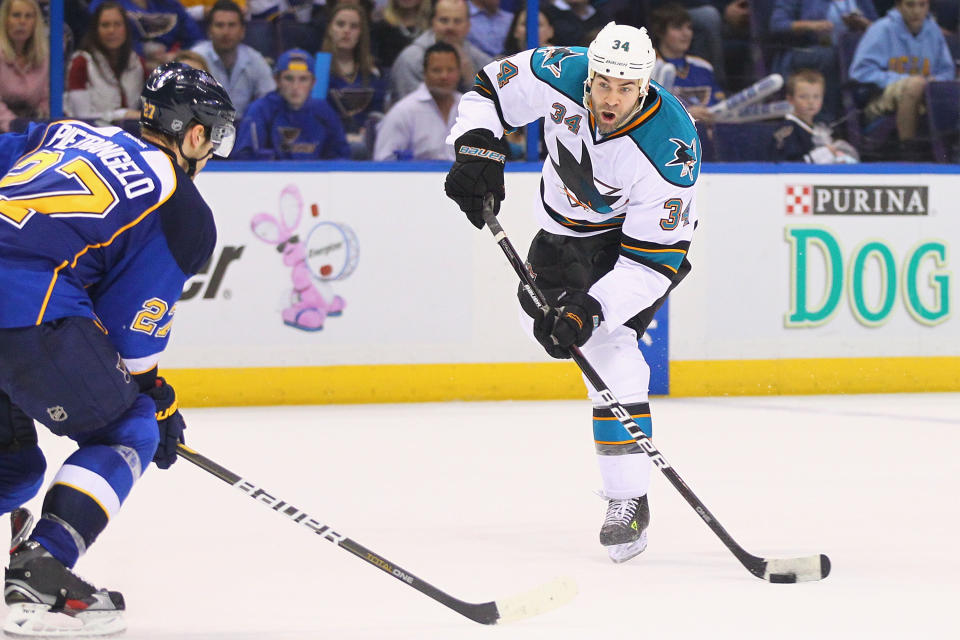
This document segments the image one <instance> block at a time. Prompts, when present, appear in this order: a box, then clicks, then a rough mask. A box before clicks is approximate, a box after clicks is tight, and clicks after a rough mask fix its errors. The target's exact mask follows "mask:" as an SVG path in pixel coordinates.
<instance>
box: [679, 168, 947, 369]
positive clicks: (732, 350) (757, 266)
mask: <svg viewBox="0 0 960 640" xmlns="http://www.w3.org/2000/svg"><path fill="white" fill-rule="evenodd" d="M744 194H750V197H749V198H746V199H745V198H744ZM704 196H706V197H704ZM700 201H701V206H700V212H701V216H700V218H701V224H700V227H699V228H698V231H697V234H698V235H697V237H696V238H695V239H694V242H693V245H692V248H691V252H690V254H691V261H692V262H693V265H694V270H693V272H692V273H691V275H690V277H689V278H688V279H687V280H688V281H687V282H684V284H683V286H682V287H680V288H678V290H677V292H676V293H675V295H674V296H673V299H672V302H673V307H672V309H671V319H670V321H671V331H672V334H673V340H672V342H671V354H670V357H671V359H672V360H712V359H764V358H766V359H769V358H843V357H858V358H877V357H893V356H944V355H960V330H958V324H957V319H956V310H955V309H954V305H955V300H956V277H955V276H954V274H953V269H952V266H951V262H952V260H953V256H952V251H953V248H954V245H955V239H956V238H960V216H958V211H957V207H956V203H957V202H958V201H960V188H958V185H957V183H956V178H954V177H952V176H949V175H869V174H842V175H831V174H811V175H804V174H783V175H779V174H771V175H753V176H747V175H735V174H721V175H709V174H707V175H705V176H704V178H703V185H702V187H701V192H700Z"/></svg>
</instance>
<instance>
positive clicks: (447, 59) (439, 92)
mask: <svg viewBox="0 0 960 640" xmlns="http://www.w3.org/2000/svg"><path fill="white" fill-rule="evenodd" d="M423 82H424V84H426V85H427V89H428V90H429V91H430V93H431V94H432V95H434V96H435V97H440V96H449V95H450V94H452V93H453V91H454V90H455V89H456V88H457V84H458V83H459V82H460V65H459V64H458V63H457V56H455V55H453V54H452V53H450V52H448V51H437V52H434V53H431V54H430V59H429V60H427V68H426V69H425V70H424V72H423Z"/></svg>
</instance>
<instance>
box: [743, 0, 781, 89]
mask: <svg viewBox="0 0 960 640" xmlns="http://www.w3.org/2000/svg"><path fill="white" fill-rule="evenodd" d="M773 2H774V0H751V2H750V58H751V61H752V62H753V75H754V78H755V81H756V80H760V79H761V78H764V77H766V76H767V75H768V74H770V73H772V71H771V69H772V67H773V58H774V56H775V55H776V53H777V50H778V46H777V44H776V43H775V42H774V41H773V39H772V38H771V37H770V14H771V13H773Z"/></svg>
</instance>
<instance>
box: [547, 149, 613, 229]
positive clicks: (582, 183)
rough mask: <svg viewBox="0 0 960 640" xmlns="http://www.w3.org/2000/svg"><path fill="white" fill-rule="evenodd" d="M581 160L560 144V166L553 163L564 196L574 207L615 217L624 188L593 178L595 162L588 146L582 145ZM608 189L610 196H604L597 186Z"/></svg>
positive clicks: (557, 163)
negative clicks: (617, 204) (614, 209)
mask: <svg viewBox="0 0 960 640" xmlns="http://www.w3.org/2000/svg"><path fill="white" fill-rule="evenodd" d="M580 144H581V149H580V160H579V161H578V160H577V159H576V158H574V157H573V154H572V153H571V152H570V150H569V149H567V148H566V147H565V146H563V144H561V143H560V141H559V140H558V141H557V160H558V161H557V162H554V161H553V158H551V159H550V162H551V163H553V168H554V169H556V171H557V175H558V176H559V177H560V180H561V181H562V182H563V185H564V193H565V194H566V196H567V199H568V200H569V202H570V206H571V207H583V208H584V209H587V210H588V211H595V212H597V213H612V212H613V209H612V208H611V205H613V204H614V203H615V202H616V201H617V200H619V199H620V195H619V194H620V188H619V187H613V186H610V185H608V184H605V183H603V182H601V181H600V180H597V179H596V178H595V177H594V176H593V161H592V160H591V159H590V153H589V152H588V151H587V143H586V142H584V141H582V140H581V141H580ZM598 183H599V184H600V185H601V186H602V187H605V188H606V189H608V191H607V193H600V189H598V188H597V184H598Z"/></svg>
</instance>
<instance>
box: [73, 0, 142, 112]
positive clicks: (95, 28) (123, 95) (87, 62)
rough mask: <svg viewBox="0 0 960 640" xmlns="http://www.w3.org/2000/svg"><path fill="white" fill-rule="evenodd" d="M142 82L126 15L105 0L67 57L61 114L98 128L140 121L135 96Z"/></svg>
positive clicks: (120, 8) (112, 3) (120, 7)
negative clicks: (81, 40) (73, 52)
mask: <svg viewBox="0 0 960 640" xmlns="http://www.w3.org/2000/svg"><path fill="white" fill-rule="evenodd" d="M145 78H146V75H145V69H144V66H143V61H142V60H141V59H140V56H138V55H137V54H136V52H135V51H134V50H133V37H132V36H131V34H130V27H129V24H128V23H127V12H126V11H124V10H123V7H122V6H121V5H120V4H119V3H117V2H112V1H110V0H108V1H106V2H103V3H101V4H100V5H98V6H97V8H96V10H94V12H93V17H92V18H91V20H90V28H88V29H87V32H86V34H85V35H84V37H83V42H82V44H81V45H80V50H79V51H77V52H76V53H75V54H74V55H73V57H72V58H71V59H70V66H69V70H68V72H67V90H66V92H65V93H64V94H63V112H64V114H65V115H66V116H68V117H70V118H77V119H79V120H85V121H87V122H92V123H94V124H97V125H100V126H103V125H108V124H113V123H118V122H120V121H122V120H134V119H137V118H139V117H140V92H141V91H142V90H143V82H144V79H145Z"/></svg>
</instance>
